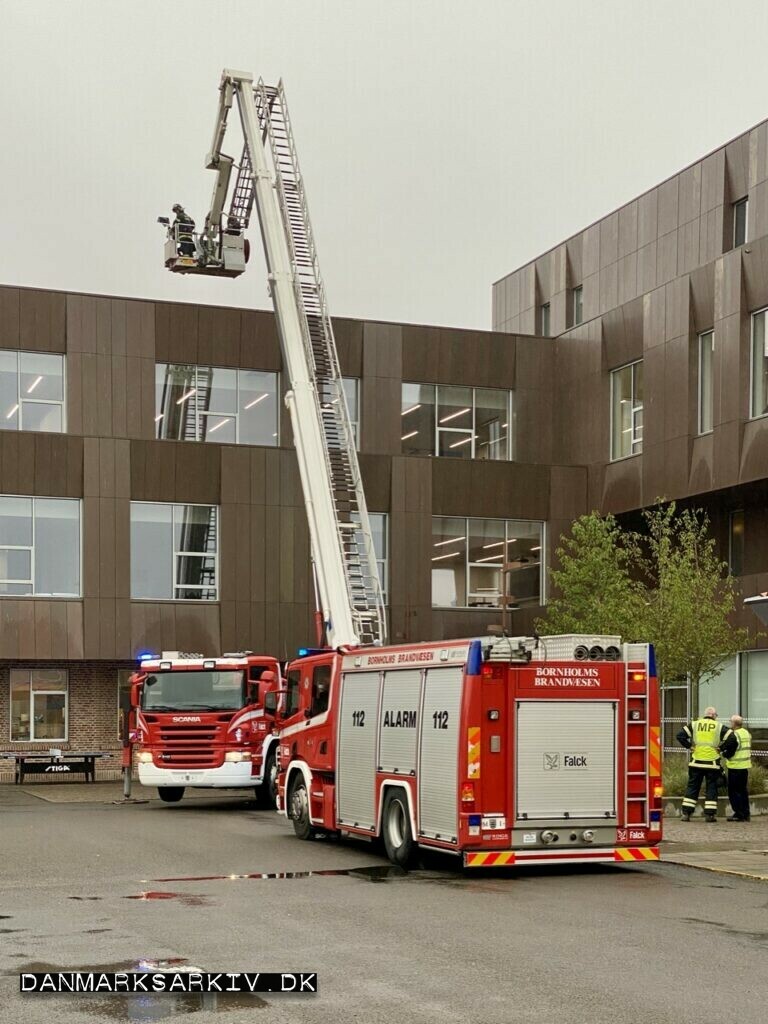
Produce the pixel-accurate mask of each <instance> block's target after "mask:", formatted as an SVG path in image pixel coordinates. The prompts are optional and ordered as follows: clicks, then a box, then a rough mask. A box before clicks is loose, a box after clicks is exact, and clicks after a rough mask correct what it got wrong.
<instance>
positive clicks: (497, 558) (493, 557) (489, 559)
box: [475, 553, 504, 562]
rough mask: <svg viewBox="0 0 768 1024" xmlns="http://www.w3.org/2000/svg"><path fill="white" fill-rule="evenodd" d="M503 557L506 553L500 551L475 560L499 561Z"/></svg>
mask: <svg viewBox="0 0 768 1024" xmlns="http://www.w3.org/2000/svg"><path fill="white" fill-rule="evenodd" d="M503 557H504V555H502V554H501V553H499V554H498V555H488V557H487V558H476V559H475V561H476V562H497V561H498V560H499V559H500V558H503Z"/></svg>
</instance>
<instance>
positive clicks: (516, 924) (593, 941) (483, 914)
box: [0, 786, 768, 1024]
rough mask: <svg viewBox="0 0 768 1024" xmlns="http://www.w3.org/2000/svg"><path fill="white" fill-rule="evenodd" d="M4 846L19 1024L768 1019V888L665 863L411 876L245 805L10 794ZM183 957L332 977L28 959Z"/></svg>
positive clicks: (10, 969)
mask: <svg viewBox="0 0 768 1024" xmlns="http://www.w3.org/2000/svg"><path fill="white" fill-rule="evenodd" d="M0 857H1V858H2V859H1V860H0V1021H1V1022H3V1024H4V1022H5V1021H8V1022H11V1021H13V1022H19V1024H38V1022H40V1024H43V1022H45V1024H51V1022H56V1024H82V1022H86V1021H87V1022H101V1021H104V1022H114V1021H154V1020H167V1019H169V1017H171V1016H172V1017H173V1018H175V1019H176V1018H178V1019H180V1020H181V1019H186V1020H188V1021H189V1024H208V1022H212V1021H218V1022H220V1024H225V1022H231V1024H239V1022H241V1021H243V1022H244V1021H256V1022H258V1021H262V1020H263V1021H270V1022H277V1024H283V1022H285V1024H288V1022H302V1024H314V1022H321V1021H322V1022H327V1021H333V1022H345V1021H361V1022H362V1021H365V1022H370V1024H378V1022H385V1021H386V1022H388V1024H389V1022H392V1021H398V1022H400V1021H402V1022H425V1024H426V1022H440V1024H452V1022H465V1021H466V1022H469V1021H471V1022H473V1024H483V1022H499V1024H517V1022H529V1021H530V1022H533V1021H536V1022H537V1024H540V1022H543V1024H547V1022H550V1021H551V1022H563V1024H581V1022H584V1024H603V1022H605V1024H609V1022H610V1024H625V1022H626V1024H637V1022H639V1021H642V1022H643V1024H673V1022H674V1024H681V1022H685V1021H688V1020H693V1019H694V1017H695V1013H694V1010H693V1009H692V1008H694V1007H695V1006H697V1005H701V1000H702V998H704V1005H706V1012H707V1017H708V1019H722V1020H730V1019H732V1017H733V1014H734V1006H735V1005H736V1004H738V1016H739V1020H740V1022H741V1024H751V1022H753V1021H754V1022H755V1024H756V1022H758V1021H761V1022H762V1021H763V1020H764V1019H765V1000H766V994H767V993H768V885H766V884H765V883H762V882H752V881H746V880H742V879H738V878H729V877H727V876H721V875H714V874H711V873H708V872H704V871H697V870H695V869H687V868H682V867H677V866H674V865H665V864H646V865H637V866H634V865H632V866H626V867H625V866H621V867H620V866H616V867H613V866H608V867H600V866H597V865H589V866H586V867H583V868H570V869H567V868H561V869H559V870H557V871H545V870H540V869H536V870H534V871H529V872H522V871H519V872H517V873H516V872H514V871H510V870H505V871H503V872H493V871H491V870H487V871H484V872H481V873H471V874H470V873H467V874H462V873H461V872H459V871H457V869H456V864H455V862H454V861H452V860H450V859H440V860H429V861H428V862H426V863H425V865H424V867H423V868H422V869H420V870H417V871H414V872H411V873H404V872H401V871H395V870H392V871H390V870H389V869H388V867H387V865H386V862H385V861H384V860H383V858H381V857H380V856H378V855H377V852H376V851H375V850H374V849H372V848H371V847H370V846H368V845H366V844H362V843H352V842H331V841H327V840H314V841H312V842H308V843H302V842H299V841H298V840H297V839H296V838H295V837H294V836H293V831H292V828H291V826H290V823H288V822H286V821H285V820H284V819H282V818H280V817H278V816H277V815H276V814H274V813H273V812H267V811H262V810H258V809H257V808H256V806H255V804H253V803H250V802H248V801H245V800H241V799H211V800H195V801H190V802H188V803H185V802H183V801H182V803H180V804H178V805H174V806H166V805H164V804H161V803H160V802H158V801H156V800H152V801H151V802H150V803H147V804H134V805H129V806H116V805H113V804H106V803H105V804H55V803H48V802H45V801H43V800H39V799H37V798H35V797H33V796H25V795H23V794H21V793H19V792H18V791H16V792H14V791H13V789H12V787H5V786H3V787H0ZM141 961H144V963H143V964H142V967H141V968H140V967H139V966H137V965H139V963H140V962H141ZM168 961H177V962H178V963H179V964H180V965H182V966H187V967H196V968H200V969H201V970H203V971H276V972H282V971H306V972H312V971H316V972H317V973H318V975H319V988H320V991H319V994H317V995H315V996H304V997H298V996H281V995H271V994H270V995H264V996H262V997H261V998H259V999H257V998H254V997H239V996H238V997H236V996H230V997H227V996H220V997H219V998H218V1000H217V1001H216V1002H215V1005H214V1002H213V1001H212V1000H209V1001H208V1002H207V1005H205V1006H201V1005H200V997H199V996H184V997H181V996H180V997H172V996H149V997H138V996H137V997H124V996H121V997H112V998H104V997H97V996H72V995H70V996H60V997H59V996H52V995H46V996H40V995H26V996H22V995H20V994H19V992H18V974H19V971H32V970H38V971H46V970H99V969H103V970H110V971H111V970H132V969H142V968H146V967H147V963H148V962H154V965H157V964H158V963H159V964H160V965H161V968H162V966H163V963H164V962H168ZM154 965H153V964H152V963H150V966H154ZM702 994H705V995H704V996H703V995H702Z"/></svg>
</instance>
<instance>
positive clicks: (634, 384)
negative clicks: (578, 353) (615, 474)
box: [611, 360, 643, 459]
mask: <svg viewBox="0 0 768 1024" xmlns="http://www.w3.org/2000/svg"><path fill="white" fill-rule="evenodd" d="M642 450H643V363H642V360H641V361H639V362H637V363H630V364H629V366H622V368H621V369H620V370H613V371H612V372H611V459H625V458H626V457H627V456H628V455H638V454H639V453H640V452H641V451H642Z"/></svg>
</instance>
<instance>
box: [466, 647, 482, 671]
mask: <svg viewBox="0 0 768 1024" xmlns="http://www.w3.org/2000/svg"><path fill="white" fill-rule="evenodd" d="M482 667H483V645H482V644H481V643H480V641H479V640H473V641H472V643H471V644H470V645H469V656H468V658H467V675H468V676H479V675H480V669H481V668H482Z"/></svg>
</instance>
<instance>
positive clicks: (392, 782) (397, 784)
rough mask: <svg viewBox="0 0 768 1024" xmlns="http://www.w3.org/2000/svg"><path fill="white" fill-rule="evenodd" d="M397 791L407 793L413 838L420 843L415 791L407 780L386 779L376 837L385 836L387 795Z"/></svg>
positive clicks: (381, 792) (382, 789)
mask: <svg viewBox="0 0 768 1024" xmlns="http://www.w3.org/2000/svg"><path fill="white" fill-rule="evenodd" d="M396 789H400V790H404V791H405V799H406V801H407V804H408V817H409V819H410V822H411V835H412V836H413V841H414V843H418V841H419V839H418V833H417V831H416V811H415V808H414V799H413V791H412V789H411V787H410V786H409V785H408V783H407V782H406V781H405V779H386V780H385V781H384V782H383V783H382V785H381V790H380V797H379V809H378V813H377V816H376V835H377V836H381V835H382V834H383V833H382V819H383V816H384V804H385V803H386V800H387V794H388V793H389V792H390V791H391V790H392V791H393V790H396Z"/></svg>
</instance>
